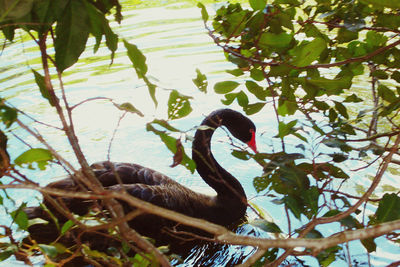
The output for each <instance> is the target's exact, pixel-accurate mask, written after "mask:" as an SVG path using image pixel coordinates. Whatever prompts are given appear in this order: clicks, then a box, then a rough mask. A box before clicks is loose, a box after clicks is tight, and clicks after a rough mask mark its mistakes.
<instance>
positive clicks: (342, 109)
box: [333, 101, 349, 119]
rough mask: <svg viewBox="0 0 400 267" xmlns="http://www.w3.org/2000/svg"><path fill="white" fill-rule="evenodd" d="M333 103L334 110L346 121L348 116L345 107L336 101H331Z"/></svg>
mask: <svg viewBox="0 0 400 267" xmlns="http://www.w3.org/2000/svg"><path fill="white" fill-rule="evenodd" d="M333 102H334V103H335V109H336V110H337V111H338V112H339V114H340V115H342V116H343V117H345V118H346V119H348V118H349V114H348V113H347V109H346V107H345V106H344V105H343V104H342V103H340V102H338V101H333Z"/></svg>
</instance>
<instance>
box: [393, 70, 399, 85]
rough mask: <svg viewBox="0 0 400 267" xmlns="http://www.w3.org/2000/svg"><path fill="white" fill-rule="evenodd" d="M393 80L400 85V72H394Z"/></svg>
mask: <svg viewBox="0 0 400 267" xmlns="http://www.w3.org/2000/svg"><path fill="white" fill-rule="evenodd" d="M391 78H392V79H393V80H395V81H396V82H398V83H400V71H397V70H396V71H394V72H393V74H392V76H391Z"/></svg>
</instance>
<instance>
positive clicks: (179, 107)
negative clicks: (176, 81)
mask: <svg viewBox="0 0 400 267" xmlns="http://www.w3.org/2000/svg"><path fill="white" fill-rule="evenodd" d="M191 98H192V97H190V96H185V95H182V94H180V93H179V92H178V91H176V90H172V92H171V93H170V95H169V99H168V118H169V119H171V120H175V119H179V118H183V117H185V116H187V115H189V114H190V112H192V107H191V106H190V102H189V99H191Z"/></svg>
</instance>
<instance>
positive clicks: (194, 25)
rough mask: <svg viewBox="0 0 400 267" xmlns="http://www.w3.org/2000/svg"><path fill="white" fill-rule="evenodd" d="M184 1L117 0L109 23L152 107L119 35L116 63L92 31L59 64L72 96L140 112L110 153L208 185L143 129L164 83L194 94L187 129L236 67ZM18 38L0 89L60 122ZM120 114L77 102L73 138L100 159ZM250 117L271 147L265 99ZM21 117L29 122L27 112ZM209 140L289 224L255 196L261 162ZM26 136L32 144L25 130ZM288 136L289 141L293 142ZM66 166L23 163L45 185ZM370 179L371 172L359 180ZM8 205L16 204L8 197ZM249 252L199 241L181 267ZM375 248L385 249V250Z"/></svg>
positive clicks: (216, 101)
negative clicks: (134, 50) (78, 53)
mask: <svg viewBox="0 0 400 267" xmlns="http://www.w3.org/2000/svg"><path fill="white" fill-rule="evenodd" d="M149 2H153V1H149ZM154 2H156V1H154ZM187 5H188V4H186V3H179V2H178V3H173V4H167V5H164V6H162V7H146V8H139V9H137V6H134V5H130V4H129V1H126V5H125V4H123V7H124V8H123V10H124V12H123V14H124V20H123V22H122V24H121V25H118V24H115V25H113V27H114V29H115V30H116V31H117V32H118V33H119V34H120V36H121V37H122V38H124V39H126V40H128V41H129V42H131V43H134V44H136V45H137V46H138V47H139V48H140V49H141V50H142V52H143V53H144V54H145V55H146V57H147V65H148V69H149V71H148V73H149V74H150V75H151V76H152V77H153V82H154V83H156V84H158V85H159V86H160V88H158V89H157V99H158V101H159V105H158V107H155V105H154V103H153V102H152V100H151V98H150V96H149V94H148V92H147V87H146V86H145V85H144V84H143V82H142V81H140V80H138V79H137V76H136V73H135V71H134V69H133V68H132V67H131V63H130V61H129V59H128V57H127V56H126V53H125V52H126V51H125V48H124V47H123V44H122V43H120V44H119V49H118V51H117V53H116V57H115V59H114V62H113V64H112V65H111V66H110V59H109V57H108V50H106V49H105V48H104V47H102V48H100V49H99V51H98V52H97V53H96V54H93V52H92V51H93V45H94V40H93V39H90V41H89V42H90V43H89V46H88V48H87V49H86V51H85V52H84V54H83V55H82V58H81V60H80V61H79V62H78V63H77V64H76V65H75V66H74V67H73V68H71V69H68V70H67V71H66V72H65V79H64V82H65V87H66V91H67V96H68V100H69V101H70V102H71V104H72V105H73V104H76V103H79V102H80V101H82V100H84V99H87V98H91V97H100V96H101V97H109V98H113V99H114V100H115V101H116V102H119V103H123V102H130V103H132V104H133V105H134V106H135V107H137V108H138V109H139V110H140V111H141V112H143V113H144V115H145V116H144V117H143V118H140V117H138V116H135V115H127V116H126V117H125V118H124V119H123V120H122V122H121V124H120V125H119V127H118V130H117V133H116V135H115V138H114V141H113V143H112V147H111V153H110V158H111V160H113V161H125V162H135V163H138V164H142V165H144V166H148V167H150V168H153V169H156V170H159V171H160V172H163V173H165V174H167V175H169V176H170V177H172V178H174V179H175V180H177V181H178V182H180V183H182V184H184V185H186V186H189V187H190V188H192V189H197V190H198V191H201V192H209V193H213V191H212V189H210V188H209V187H208V186H207V184H205V183H204V182H203V181H202V179H201V178H200V177H199V176H198V175H197V174H191V173H190V172H189V171H187V170H186V169H185V168H183V167H182V166H178V167H175V168H171V167H169V166H170V165H171V164H172V155H171V153H170V152H169V151H168V150H167V148H166V147H165V146H164V144H163V143H161V142H160V139H159V138H158V137H157V136H156V135H154V134H152V133H148V132H146V130H145V125H146V123H147V122H150V121H152V120H153V119H154V118H166V116H167V112H166V102H167V100H168V95H169V93H170V90H171V89H176V90H178V91H179V92H180V93H182V94H185V95H188V96H192V97H193V100H192V101H191V104H192V107H193V112H192V114H190V115H189V116H188V117H186V118H184V119H181V120H177V121H176V122H173V123H172V124H173V125H175V126H177V127H178V128H180V129H182V130H190V129H192V128H193V127H194V126H196V125H198V123H200V121H201V120H202V119H203V118H204V116H205V115H207V114H208V113H210V112H211V111H213V110H215V109H218V108H221V107H224V106H223V105H222V104H221V102H220V98H219V96H217V95H215V94H214V93H213V90H212V88H213V84H214V83H216V82H219V81H223V80H228V79H232V78H233V76H231V75H229V74H227V73H226V72H224V70H225V69H229V68H234V66H233V65H232V64H230V63H229V62H226V61H225V58H224V55H223V53H222V51H221V49H219V48H217V47H216V46H215V44H214V43H213V42H212V40H211V38H209V36H208V35H207V33H206V31H205V29H204V27H203V22H202V20H201V15H200V10H199V9H198V8H195V7H188V6H187ZM212 9H213V7H212V6H209V7H208V10H209V11H210V12H212ZM21 38H26V37H23V36H21V35H20V36H17V38H16V39H17V40H16V42H15V43H14V44H12V45H11V47H6V49H5V50H4V51H3V52H2V54H1V56H0V60H1V61H0V82H1V84H2V85H3V86H5V88H2V97H6V98H8V99H9V101H10V103H13V104H14V105H15V106H17V107H23V110H24V111H25V112H27V113H29V114H31V115H33V116H35V118H36V119H38V120H43V121H46V122H48V123H51V124H55V125H58V124H57V117H56V114H55V112H54V111H53V110H52V109H51V108H49V107H48V106H47V103H46V101H45V100H44V99H42V97H41V96H40V93H39V92H38V90H37V88H36V87H35V86H33V84H34V83H33V75H32V72H31V70H30V68H34V69H36V70H40V62H39V57H38V56H39V54H38V52H37V50H36V49H35V48H34V47H35V44H34V42H33V41H30V40H28V39H27V40H25V41H24V42H22V41H18V39H21ZM196 69H200V70H201V71H202V72H203V73H204V74H206V75H207V78H208V82H209V87H208V91H209V92H208V93H207V94H204V93H201V92H199V91H198V90H197V88H196V87H195V86H194V84H193V82H192V79H193V78H195V77H196ZM233 108H235V106H233ZM237 109H238V110H240V109H239V108H237ZM121 114H122V113H121V111H119V110H117V109H116V108H115V107H114V106H113V105H112V104H110V103H108V102H106V101H102V100H97V101H90V102H87V103H86V104H84V105H82V106H80V107H78V108H77V109H76V110H75V111H74V122H75V127H76V130H77V132H78V136H79V141H80V144H81V146H82V148H83V150H84V153H85V155H86V156H87V159H88V161H89V162H95V161H99V160H104V159H106V157H107V154H108V149H109V144H110V139H111V136H112V135H113V132H114V130H115V128H116V126H117V124H118V119H119V117H120V116H121ZM251 118H252V120H253V121H254V122H255V124H256V125H257V131H258V140H257V141H258V147H259V150H260V151H262V152H272V151H273V150H274V148H277V149H279V147H278V146H279V144H275V143H274V142H272V141H271V138H270V137H272V136H274V135H275V134H276V132H274V131H276V128H277V127H275V125H276V122H275V120H274V117H273V112H270V110H269V107H265V108H264V109H263V112H262V113H261V114H259V115H257V116H252V117H251ZM24 120H25V121H27V122H28V121H29V120H28V119H24ZM35 127H37V129H39V130H40V131H41V132H42V134H43V135H44V136H45V137H46V139H47V140H50V143H51V144H52V145H54V147H55V148H56V149H57V150H58V151H59V152H60V153H62V154H63V155H64V156H65V157H66V158H67V159H69V160H71V161H72V162H75V160H74V157H73V153H72V151H71V149H70V147H69V146H68V143H67V140H66V138H65V137H64V136H63V135H62V134H61V133H60V132H59V131H57V130H54V129H51V128H50V129H49V128H46V127H43V126H40V125H35ZM15 131H19V129H15ZM191 133H193V132H191ZM214 140H215V142H214V143H213V151H214V154H215V157H216V159H217V160H218V161H219V162H220V163H221V165H222V166H225V167H226V168H227V169H228V170H229V171H231V172H232V174H233V175H234V176H235V177H238V178H239V180H240V181H241V183H242V185H243V187H244V188H245V191H246V194H247V196H248V198H249V199H250V200H251V201H252V202H253V203H255V204H257V205H259V206H260V207H262V208H263V209H264V210H267V211H268V214H269V215H270V216H271V217H272V218H274V221H275V222H276V223H277V224H278V225H280V227H281V229H287V220H286V218H285V217H284V216H281V215H282V214H284V210H283V208H282V206H278V205H274V204H272V203H270V199H269V198H267V197H262V196H257V194H256V191H255V190H254V188H253V184H252V181H253V178H254V177H256V176H258V175H260V174H262V169H261V167H260V166H259V165H258V164H256V163H255V162H254V161H246V162H244V161H241V160H238V159H235V158H233V157H232V156H231V155H230V152H231V146H230V145H229V140H228V139H227V138H226V135H225V134H224V132H222V131H220V132H217V133H216V136H215V137H214ZM25 141H26V142H29V143H31V144H37V142H36V141H35V140H33V138H31V137H29V136H27V137H26V139H25ZM37 145H39V144H37ZM295 145H296V144H295V143H293V148H294V147H295ZM184 146H185V148H186V151H187V153H189V151H190V147H191V143H190V142H189V141H188V142H186V143H184ZM9 149H10V154H11V156H12V157H16V156H18V155H19V154H20V153H21V152H22V151H25V150H26V149H27V148H26V146H25V145H24V144H21V143H11V144H10V145H9ZM189 154H190V153H189ZM75 163H76V162H75ZM75 166H77V164H75ZM63 173H64V172H63V170H62V169H61V168H59V167H53V166H52V168H48V169H47V171H46V172H35V171H30V172H28V173H27V174H28V175H32V177H35V179H34V180H35V181H37V182H39V183H41V184H43V185H45V184H47V183H49V182H51V181H53V179H57V178H59V177H61V176H62V175H63ZM3 182H5V181H3ZM367 182H368V180H366V183H367ZM9 194H10V195H12V196H18V198H16V199H18V203H17V204H20V203H22V202H28V203H29V205H34V204H36V203H38V202H39V201H40V194H38V193H36V192H32V191H23V193H21V190H19V191H12V190H10V191H9ZM6 204H7V205H9V206H10V207H11V206H12V205H13V204H12V203H6ZM248 216H249V218H255V217H256V216H255V214H254V213H253V212H252V211H251V210H249V211H248ZM0 219H1V220H2V221H4V222H9V218H7V217H5V216H4V212H1V214H0ZM292 227H293V226H292ZM335 230H337V229H335ZM325 231H326V232H329V231H330V229H325ZM238 232H239V233H241V234H249V235H261V236H268V235H267V234H266V233H263V232H262V231H261V230H259V229H257V228H253V227H251V226H250V225H244V226H243V227H240V228H239V229H238ZM351 244H352V245H351V246H354V249H356V250H358V251H360V253H359V255H357V259H359V261H360V262H363V263H365V262H368V257H367V254H366V253H365V251H364V250H363V249H362V248H360V245H359V244H355V242H354V243H351ZM353 244H354V245H353ZM252 253H254V249H253V248H249V247H239V246H231V247H228V246H212V245H199V247H195V248H194V249H193V250H192V251H191V252H190V253H189V254H188V255H187V257H186V259H185V263H184V264H182V266H199V265H202V266H233V265H234V264H237V263H240V262H241V261H243V260H245V259H246V258H247V257H249V256H250V255H251V254H252ZM379 253H383V251H381V252H379ZM385 253H386V255H385V256H384V257H383V258H382V257H376V258H375V257H373V258H372V259H369V260H370V261H371V262H373V263H374V264H373V265H374V266H379V265H382V264H385V263H386V261H385V260H384V258H385V257H388V258H393V257H394V258H395V255H396V254H398V253H399V254H400V251H399V250H397V251H394V250H393V248H390V249H388V250H385ZM376 255H382V254H376ZM307 262H308V263H309V264H311V265H314V266H316V265H317V261H316V260H314V259H311V258H307ZM343 263H344V261H342V262H341V261H336V262H335V264H334V265H332V266H341V264H343ZM176 264H178V263H176ZM14 265H15V266H22V265H23V264H22V263H19V262H15V261H7V262H6V263H0V266H14Z"/></svg>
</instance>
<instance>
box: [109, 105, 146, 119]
mask: <svg viewBox="0 0 400 267" xmlns="http://www.w3.org/2000/svg"><path fill="white" fill-rule="evenodd" d="M114 106H116V107H117V108H118V109H120V110H124V111H128V112H130V113H135V114H137V115H139V116H140V117H143V116H144V115H143V113H142V112H141V111H140V110H138V109H137V108H135V107H134V106H133V105H132V104H131V103H129V102H125V103H122V104H116V103H114Z"/></svg>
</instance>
